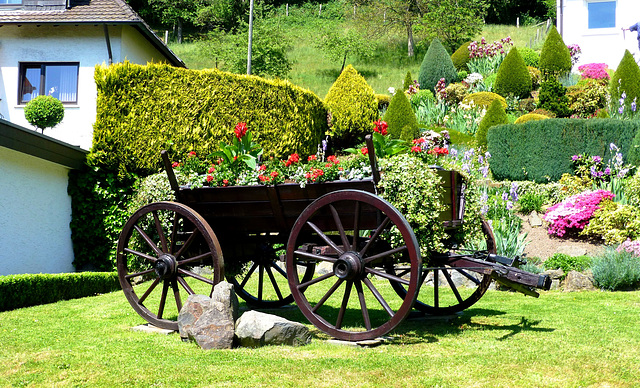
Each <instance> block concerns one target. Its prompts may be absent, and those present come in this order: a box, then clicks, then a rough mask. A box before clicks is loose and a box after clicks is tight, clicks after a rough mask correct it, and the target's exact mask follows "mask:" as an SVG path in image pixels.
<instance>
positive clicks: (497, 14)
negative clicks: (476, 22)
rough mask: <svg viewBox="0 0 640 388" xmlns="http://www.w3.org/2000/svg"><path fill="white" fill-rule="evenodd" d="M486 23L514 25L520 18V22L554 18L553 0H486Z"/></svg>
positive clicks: (554, 5) (526, 22)
mask: <svg viewBox="0 0 640 388" xmlns="http://www.w3.org/2000/svg"><path fill="white" fill-rule="evenodd" d="M487 2H488V5H489V7H488V9H487V17H486V18H485V22H486V23H487V24H509V25H515V24H516V19H517V18H518V17H519V18H520V23H521V24H528V23H533V22H538V21H543V20H545V19H547V18H549V17H551V18H555V11H556V2H555V0H530V1H522V0H488V1H487Z"/></svg>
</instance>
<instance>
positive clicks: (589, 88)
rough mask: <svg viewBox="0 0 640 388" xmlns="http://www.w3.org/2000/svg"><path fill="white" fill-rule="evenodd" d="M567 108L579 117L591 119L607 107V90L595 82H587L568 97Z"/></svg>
mask: <svg viewBox="0 0 640 388" xmlns="http://www.w3.org/2000/svg"><path fill="white" fill-rule="evenodd" d="M568 98H569V108H570V109H571V111H572V112H573V113H574V114H575V115H577V116H579V117H584V118H588V117H592V116H594V115H595V114H596V112H597V111H598V110H600V109H603V108H605V107H606V106H607V88H606V87H605V86H603V85H602V84H601V83H599V82H597V81H595V80H589V81H588V82H585V83H583V84H582V85H581V86H580V87H578V88H577V90H576V92H575V93H572V94H571V95H569V96H568Z"/></svg>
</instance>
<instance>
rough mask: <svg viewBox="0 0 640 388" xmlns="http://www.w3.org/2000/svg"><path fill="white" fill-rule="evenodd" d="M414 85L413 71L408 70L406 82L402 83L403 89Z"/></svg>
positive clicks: (405, 89)
mask: <svg viewBox="0 0 640 388" xmlns="http://www.w3.org/2000/svg"><path fill="white" fill-rule="evenodd" d="M411 85H413V77H412V76H411V72H410V71H407V75H406V76H405V77H404V84H403V85H402V90H404V91H407V90H409V86H411Z"/></svg>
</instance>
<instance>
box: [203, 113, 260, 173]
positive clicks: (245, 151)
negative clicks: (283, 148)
mask: <svg viewBox="0 0 640 388" xmlns="http://www.w3.org/2000/svg"><path fill="white" fill-rule="evenodd" d="M234 133H235V138H234V139H233V143H232V144H226V143H223V142H221V143H220V151H216V152H213V153H212V154H211V156H212V157H213V158H221V159H222V160H223V161H224V162H225V163H229V164H231V165H232V166H233V165H234V164H236V163H237V164H240V163H244V164H245V165H246V166H247V167H249V169H251V170H255V169H256V167H257V161H258V157H259V156H260V155H262V148H261V147H260V146H259V145H258V144H256V143H254V142H253V141H252V137H251V132H250V131H249V130H248V129H247V124H246V123H238V124H237V125H236V127H235V130H234Z"/></svg>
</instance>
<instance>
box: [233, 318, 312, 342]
mask: <svg viewBox="0 0 640 388" xmlns="http://www.w3.org/2000/svg"><path fill="white" fill-rule="evenodd" d="M236 336H237V337H238V340H239V341H240V346H245V347H252V348H255V347H259V346H265V345H291V346H299V345H306V344H308V343H309V342H311V333H310V332H309V329H308V328H307V327H306V326H305V325H303V324H301V323H298V322H291V321H289V320H287V319H284V318H281V317H278V316H275V315H271V314H265V313H261V312H258V311H247V312H245V313H244V314H242V316H241V317H240V319H238V321H237V324H236Z"/></svg>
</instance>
